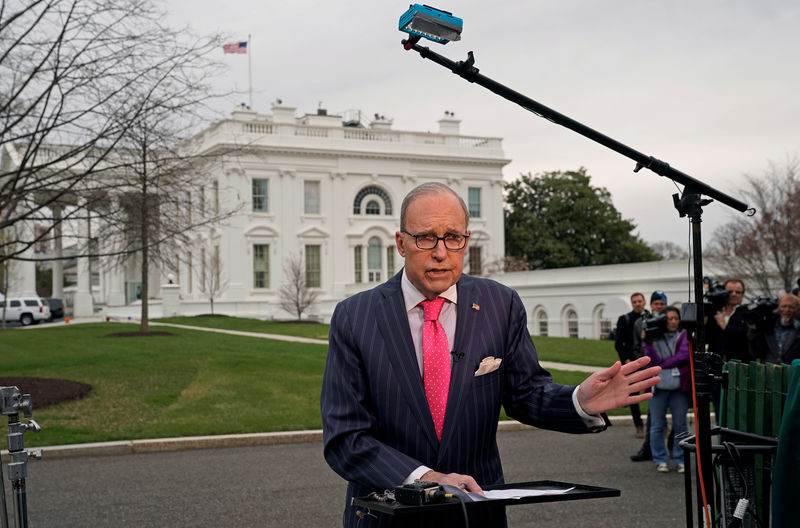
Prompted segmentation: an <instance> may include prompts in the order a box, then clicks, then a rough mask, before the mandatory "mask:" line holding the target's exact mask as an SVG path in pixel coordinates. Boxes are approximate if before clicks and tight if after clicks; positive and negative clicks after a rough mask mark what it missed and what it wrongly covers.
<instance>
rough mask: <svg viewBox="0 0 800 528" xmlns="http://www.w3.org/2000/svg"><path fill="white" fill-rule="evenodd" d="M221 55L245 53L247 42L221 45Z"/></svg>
mask: <svg viewBox="0 0 800 528" xmlns="http://www.w3.org/2000/svg"><path fill="white" fill-rule="evenodd" d="M222 52H223V53H247V42H233V43H231V44H223V46H222Z"/></svg>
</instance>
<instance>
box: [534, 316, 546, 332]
mask: <svg viewBox="0 0 800 528" xmlns="http://www.w3.org/2000/svg"><path fill="white" fill-rule="evenodd" d="M536 325H537V326H538V328H539V335H540V336H546V335H547V312H545V311H544V310H539V313H538V314H536Z"/></svg>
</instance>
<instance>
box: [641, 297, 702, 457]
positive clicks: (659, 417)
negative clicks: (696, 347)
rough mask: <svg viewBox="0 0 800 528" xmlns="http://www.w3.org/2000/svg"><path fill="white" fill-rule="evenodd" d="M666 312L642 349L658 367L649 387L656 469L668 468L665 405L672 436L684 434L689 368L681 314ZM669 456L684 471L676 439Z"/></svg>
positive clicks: (676, 310)
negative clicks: (654, 335)
mask: <svg viewBox="0 0 800 528" xmlns="http://www.w3.org/2000/svg"><path fill="white" fill-rule="evenodd" d="M664 314H666V316H667V320H666V331H665V332H664V333H663V335H661V336H660V337H658V338H655V339H653V340H647V341H645V343H644V353H645V355H646V356H647V357H649V358H650V362H651V364H653V365H659V366H660V367H661V369H662V374H661V381H660V382H659V383H658V384H657V385H656V386H655V387H654V388H653V399H652V400H650V418H651V419H652V421H653V424H652V425H651V426H650V449H651V450H652V452H653V462H655V463H656V469H657V470H658V471H659V472H660V473H668V472H669V465H668V462H669V454H668V453H667V446H666V442H665V440H664V429H665V427H666V425H667V409H668V408H669V410H670V411H671V412H672V431H673V432H674V433H675V438H676V440H679V439H680V438H682V437H684V436H686V434H687V427H686V411H687V410H688V409H689V391H690V390H691V372H690V366H689V340H688V339H687V337H686V332H685V331H680V329H679V327H680V322H681V314H680V311H678V309H677V308H675V307H674V306H670V307H668V308H665V309H664ZM672 460H673V462H674V463H675V466H676V468H677V470H678V473H683V472H684V462H683V450H682V449H681V448H680V447H679V445H678V442H677V441H676V442H674V444H673V447H672Z"/></svg>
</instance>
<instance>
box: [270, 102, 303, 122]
mask: <svg viewBox="0 0 800 528" xmlns="http://www.w3.org/2000/svg"><path fill="white" fill-rule="evenodd" d="M271 106H272V122H273V123H294V122H295V119H294V113H295V111H296V110H297V107H295V106H284V104H283V101H281V100H280V99H276V100H275V102H274V103H272V105H271Z"/></svg>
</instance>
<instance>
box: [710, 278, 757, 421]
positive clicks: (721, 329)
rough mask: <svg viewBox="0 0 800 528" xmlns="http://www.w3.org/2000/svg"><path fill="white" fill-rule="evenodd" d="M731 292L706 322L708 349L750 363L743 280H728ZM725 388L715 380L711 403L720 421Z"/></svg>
mask: <svg viewBox="0 0 800 528" xmlns="http://www.w3.org/2000/svg"><path fill="white" fill-rule="evenodd" d="M723 287H724V288H725V290H727V291H728V292H729V294H728V299H727V301H726V303H725V306H723V307H722V309H721V310H718V311H717V312H716V313H714V314H713V315H712V316H711V317H709V318H708V323H707V325H706V342H707V343H708V350H709V351H711V352H714V353H716V354H719V356H720V357H721V358H722V361H730V360H731V359H738V360H739V361H742V362H744V363H749V362H750V361H751V360H752V359H753V357H752V356H751V355H750V350H749V347H748V344H747V323H746V322H745V315H744V313H745V308H744V307H742V300H743V299H744V292H745V288H744V282H742V280H741V279H728V280H726V281H725V284H724V285H723ZM721 390H722V387H721V385H720V383H719V382H715V383H714V386H713V389H712V393H711V402H712V403H713V404H714V412H715V413H716V416H717V420H719V410H720V409H719V404H720V393H721Z"/></svg>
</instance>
